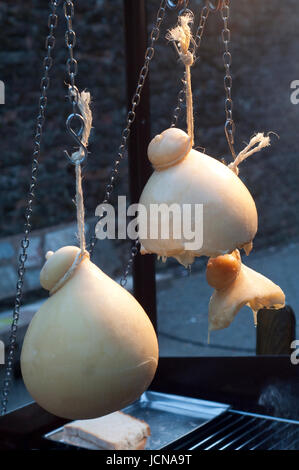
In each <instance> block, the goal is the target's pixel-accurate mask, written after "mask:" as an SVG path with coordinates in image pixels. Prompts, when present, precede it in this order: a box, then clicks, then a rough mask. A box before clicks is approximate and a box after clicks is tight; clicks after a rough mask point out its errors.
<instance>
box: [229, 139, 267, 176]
mask: <svg viewBox="0 0 299 470" xmlns="http://www.w3.org/2000/svg"><path fill="white" fill-rule="evenodd" d="M269 145H270V137H269V135H267V136H265V135H264V134H263V133H262V132H259V133H257V134H256V135H254V136H253V137H252V138H251V139H250V142H249V144H248V145H246V147H245V148H244V149H243V150H241V152H240V153H239V154H238V155H237V157H236V158H235V160H234V161H233V162H231V163H230V164H229V165H228V168H230V169H231V170H232V171H233V172H234V173H236V175H238V174H239V168H238V166H239V165H240V163H242V162H243V161H244V160H246V158H248V157H250V156H251V155H253V154H254V153H256V152H259V151H260V150H261V149H263V148H264V147H268V146H269Z"/></svg>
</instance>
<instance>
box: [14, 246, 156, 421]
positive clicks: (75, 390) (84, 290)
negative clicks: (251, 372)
mask: <svg viewBox="0 0 299 470" xmlns="http://www.w3.org/2000/svg"><path fill="white" fill-rule="evenodd" d="M78 252H79V249H78V248H76V247H64V248H61V249H60V250H58V251H57V252H55V253H54V254H53V255H52V256H50V257H49V259H48V260H47V262H46V264H45V266H44V268H43V270H42V272H41V282H42V284H43V285H44V286H45V287H47V288H48V289H53V287H54V284H55V283H56V282H57V281H58V280H59V279H60V278H61V277H62V276H63V275H64V274H65V273H66V271H67V270H68V269H69V267H70V266H71V264H72V262H73V261H74V259H75V257H76V255H77V254H78ZM157 363H158V344H157V338H156V334H155V331H154V328H153V326H152V324H151V322H150V320H149V318H148V317H147V315H146V313H145V312H144V310H143V309H142V307H141V306H140V304H139V303H138V302H137V301H136V300H135V298H134V297H133V296H132V295H131V294H130V293H128V292H127V291H126V290H125V289H123V288H122V287H120V286H119V285H118V284H117V283H116V282H114V281H113V280H112V279H110V278H109V277H108V276H106V275H105V274H104V273H103V272H102V271H101V270H100V269H99V268H98V267H97V266H95V265H94V264H93V263H92V262H91V261H90V260H89V258H84V259H83V260H82V261H81V263H80V264H79V266H77V268H76V269H75V271H74V273H73V274H72V276H71V278H70V279H68V280H67V282H66V283H65V284H64V285H63V286H62V287H61V288H59V289H58V290H57V292H55V293H54V294H53V295H52V296H50V297H49V299H47V300H46V302H45V303H44V304H43V305H42V306H41V308H40V309H39V311H38V312H37V313H36V314H35V316H34V317H33V319H32V321H31V323H30V325H29V328H28V330H27V333H26V335H25V338H24V344H23V349H22V354H21V368H22V374H23V379H24V382H25V385H26V387H27V389H28V391H29V393H30V394H31V395H32V397H33V398H34V399H35V400H36V401H37V403H38V404H39V405H40V406H42V407H43V408H45V409H46V410H47V411H49V412H51V413H53V414H55V415H57V416H62V417H65V418H69V419H87V418H95V417H99V416H102V415H105V414H108V413H111V412H113V411H116V410H119V409H121V408H123V407H124V406H127V405H128V404H129V403H132V402H133V401H134V400H135V399H137V398H138V397H139V396H140V394H142V393H143V392H144V390H146V388H147V387H148V386H149V384H150V382H151V381H152V379H153V377H154V374H155V371H156V367H157Z"/></svg>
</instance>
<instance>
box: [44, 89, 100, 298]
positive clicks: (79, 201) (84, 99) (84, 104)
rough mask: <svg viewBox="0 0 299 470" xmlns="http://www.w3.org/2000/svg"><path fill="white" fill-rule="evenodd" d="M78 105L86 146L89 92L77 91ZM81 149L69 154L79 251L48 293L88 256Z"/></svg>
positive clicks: (88, 126)
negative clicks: (73, 166) (74, 174)
mask: <svg viewBox="0 0 299 470" xmlns="http://www.w3.org/2000/svg"><path fill="white" fill-rule="evenodd" d="M77 104H78V107H79V110H80V112H81V115H82V117H83V119H84V128H83V133H82V139H81V142H82V144H83V145H84V146H85V147H87V145H88V139H89V136H90V131H91V127H92V113H91V109H90V93H89V92H86V91H82V93H78V103H77ZM80 159H81V149H79V150H77V151H76V152H74V153H73V154H72V156H71V160H72V162H73V163H74V164H75V173H76V208H77V227H78V238H79V242H80V251H79V252H78V254H77V256H76V258H75V259H74V261H73V263H72V265H71V266H70V268H69V269H68V270H67V272H66V273H65V274H64V275H63V276H62V277H61V278H60V279H59V280H58V281H57V283H56V284H55V285H54V287H53V288H52V289H51V290H50V295H52V294H54V293H55V292H57V291H58V289H60V288H61V287H62V286H63V285H64V284H65V283H66V282H67V281H68V280H69V279H70V277H72V275H73V274H74V272H75V270H76V268H77V267H78V266H79V264H80V263H81V262H82V261H83V259H85V258H87V257H88V258H89V253H88V251H87V250H86V241H85V223H84V216H85V210H84V197H83V189H82V172H81V164H80Z"/></svg>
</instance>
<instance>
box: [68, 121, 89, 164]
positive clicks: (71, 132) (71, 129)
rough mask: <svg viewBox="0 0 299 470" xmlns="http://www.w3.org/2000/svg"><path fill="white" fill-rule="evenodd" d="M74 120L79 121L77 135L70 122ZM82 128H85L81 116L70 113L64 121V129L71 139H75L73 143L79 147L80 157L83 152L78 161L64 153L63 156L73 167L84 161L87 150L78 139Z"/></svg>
mask: <svg viewBox="0 0 299 470" xmlns="http://www.w3.org/2000/svg"><path fill="white" fill-rule="evenodd" d="M74 119H79V121H80V129H79V131H78V132H77V134H76V132H75V131H74V129H73V128H72V121H73V120H74ZM84 126H85V122H84V119H83V117H82V116H81V114H78V113H72V114H70V115H69V117H68V118H67V120H66V127H67V131H68V133H69V134H70V135H71V136H72V137H73V139H75V141H76V142H77V144H78V145H79V147H80V153H81V155H82V152H83V155H82V157H81V158H80V159H77V158H76V159H74V158H73V156H72V155H70V154H69V153H68V151H67V150H65V151H64V155H65V156H66V157H67V158H68V159H69V160H70V161H71V162H72V163H73V165H77V164H80V163H82V162H83V161H84V160H85V158H86V157H87V153H88V150H87V148H86V147H85V145H84V144H83V143H82V141H81V139H80V137H81V136H82V134H83V131H84Z"/></svg>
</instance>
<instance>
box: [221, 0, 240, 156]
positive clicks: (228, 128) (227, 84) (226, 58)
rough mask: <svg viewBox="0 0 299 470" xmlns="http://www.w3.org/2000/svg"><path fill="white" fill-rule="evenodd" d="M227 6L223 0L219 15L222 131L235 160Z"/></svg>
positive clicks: (227, 2)
mask: <svg viewBox="0 0 299 470" xmlns="http://www.w3.org/2000/svg"><path fill="white" fill-rule="evenodd" d="M229 4H230V0H224V1H223V4H222V7H221V10H220V14H221V17H222V19H223V25H224V27H223V30H222V33H221V36H222V41H223V44H224V53H223V63H224V69H225V76H224V90H225V95H226V98H225V105H224V108H225V116H226V122H225V125H224V131H225V135H226V139H227V142H228V145H229V148H230V151H231V154H232V156H233V159H234V160H235V158H236V152H235V148H234V134H235V123H234V120H233V101H232V95H231V91H232V77H231V73H230V66H231V63H232V56H231V53H230V52H229V49H228V46H229V42H230V30H229V27H228V20H229Z"/></svg>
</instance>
